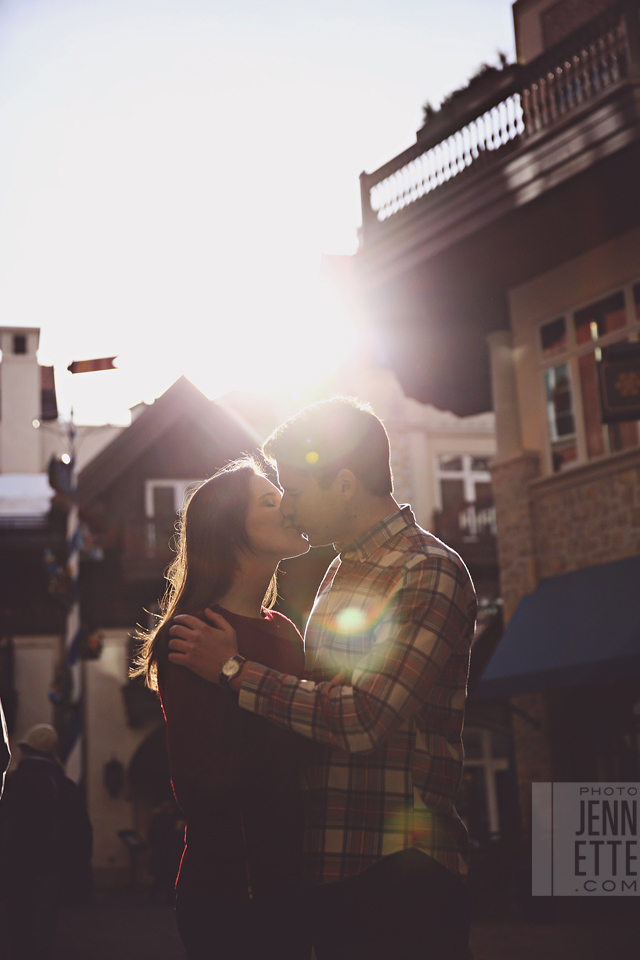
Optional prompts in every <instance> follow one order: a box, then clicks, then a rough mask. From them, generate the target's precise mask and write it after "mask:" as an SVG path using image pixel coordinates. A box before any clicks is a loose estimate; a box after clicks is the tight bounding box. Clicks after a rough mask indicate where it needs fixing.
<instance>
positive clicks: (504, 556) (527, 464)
mask: <svg viewBox="0 0 640 960" xmlns="http://www.w3.org/2000/svg"><path fill="white" fill-rule="evenodd" d="M539 475H540V461H539V458H538V456H537V454H534V453H526V452H525V453H520V454H517V455H516V456H513V457H509V458H508V459H506V460H502V461H496V462H495V463H494V464H493V465H492V467H491V482H492V485H493V493H494V498H495V504H496V525H497V529H498V559H499V562H500V581H501V595H502V601H503V603H504V619H505V623H506V622H507V621H508V620H510V618H511V616H512V615H513V613H514V611H515V609H516V607H517V606H518V604H519V602H520V600H521V599H522V597H523V596H524V595H525V594H527V593H531V592H532V591H533V590H535V587H536V582H537V580H536V570H535V562H534V540H533V536H534V532H533V527H532V515H531V507H530V500H529V486H530V484H531V481H532V480H534V479H535V478H537V477H538V476H539Z"/></svg>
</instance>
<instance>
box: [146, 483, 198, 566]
mask: <svg viewBox="0 0 640 960" xmlns="http://www.w3.org/2000/svg"><path fill="white" fill-rule="evenodd" d="M200 482H201V481H200V480H147V481H146V483H145V491H144V496H145V516H146V518H147V555H148V556H149V557H153V556H155V555H156V554H157V553H164V552H166V550H167V547H168V546H169V544H170V542H171V540H172V539H173V536H174V534H175V527H176V520H177V519H178V515H179V514H180V513H182V511H183V510H184V505H185V502H186V499H187V496H188V494H189V492H190V491H191V490H192V489H193V487H196V486H198V485H199V484H200Z"/></svg>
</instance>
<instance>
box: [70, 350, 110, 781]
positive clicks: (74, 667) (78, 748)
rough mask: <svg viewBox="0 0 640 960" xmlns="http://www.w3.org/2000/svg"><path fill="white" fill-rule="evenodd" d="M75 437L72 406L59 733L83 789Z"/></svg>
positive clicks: (104, 361) (93, 364)
mask: <svg viewBox="0 0 640 960" xmlns="http://www.w3.org/2000/svg"><path fill="white" fill-rule="evenodd" d="M115 359H116V357H104V358H101V359H97V360H80V361H76V360H74V361H73V362H72V363H70V364H69V366H68V367H67V370H68V371H69V373H71V374H76V373H90V372H93V371H96V370H114V369H115V367H114V364H113V361H114V360H115ZM77 437H78V434H77V430H76V425H75V422H74V417H73V405H71V408H70V417H69V423H68V429H67V439H68V443H69V456H70V464H69V511H68V513H67V526H66V557H65V570H66V574H67V577H68V579H69V606H68V609H67V616H66V623H65V632H64V651H63V656H62V658H61V659H62V662H63V669H64V670H65V671H66V672H67V677H68V684H69V690H68V697H67V701H66V707H67V709H66V711H65V712H66V716H65V717H64V721H63V730H62V759H63V762H64V764H65V768H66V772H67V775H68V776H69V777H71V779H72V780H75V781H76V783H78V784H81V785H82V786H83V787H84V788H85V789H86V786H87V784H86V774H87V768H88V755H87V738H86V717H87V703H86V697H87V683H86V679H87V678H86V666H85V662H84V660H85V656H84V652H83V643H84V640H85V631H84V629H83V625H82V617H81V609H80V551H81V549H82V545H83V533H82V527H81V523H80V503H79V496H78V475H79V470H78V460H77V453H78V444H77Z"/></svg>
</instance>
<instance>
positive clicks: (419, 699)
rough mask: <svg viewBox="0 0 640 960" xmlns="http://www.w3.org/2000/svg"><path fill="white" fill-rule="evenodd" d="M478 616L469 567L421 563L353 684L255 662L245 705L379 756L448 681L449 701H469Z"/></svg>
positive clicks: (436, 560) (403, 583) (403, 584)
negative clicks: (339, 683)
mask: <svg viewBox="0 0 640 960" xmlns="http://www.w3.org/2000/svg"><path fill="white" fill-rule="evenodd" d="M475 613H476V604H475V593H474V590H473V586H472V584H471V581H470V579H469V575H468V573H467V571H466V568H465V567H464V565H463V564H461V563H460V562H459V561H458V562H456V560H455V559H454V558H453V557H450V556H448V555H438V556H430V557H428V558H426V557H423V558H420V559H419V561H418V562H416V563H415V564H414V565H412V566H411V567H410V568H408V569H405V571H404V575H403V576H402V577H401V578H400V579H399V583H398V589H397V590H396V591H395V592H394V593H393V594H392V595H391V596H390V598H389V603H388V605H387V609H386V612H385V614H384V615H383V616H382V618H381V619H380V621H379V622H378V624H377V626H376V627H375V628H374V631H373V645H372V647H371V649H370V650H369V652H368V653H367V654H366V655H365V656H364V657H363V658H362V659H361V660H360V661H359V662H358V663H357V664H356V666H355V668H354V670H353V673H352V683H351V685H350V686H339V687H333V688H331V687H330V683H329V682H322V683H313V682H311V681H308V680H297V679H296V678H295V677H289V676H285V675H283V674H281V673H277V672H276V671H273V670H268V669H266V668H265V667H262V666H260V665H258V664H251V665H249V667H247V668H246V670H245V672H244V674H243V678H242V687H241V690H240V697H239V704H240V706H241V707H242V708H244V709H245V710H249V711H251V712H253V713H257V714H260V715H261V716H264V717H268V718H269V719H270V720H271V721H273V722H274V723H276V724H278V725H280V726H283V727H286V728H288V729H291V730H294V731H296V732H297V733H299V734H302V735H303V736H305V737H308V738H310V739H312V740H317V741H320V742H322V743H326V744H330V745H332V746H335V747H338V748H340V749H342V750H346V751H347V752H350V753H360V752H368V751H371V750H373V749H375V747H376V746H377V744H378V743H379V742H380V741H381V740H384V739H385V738H386V737H387V736H389V734H390V733H392V732H393V731H394V730H395V729H397V728H398V727H399V726H400V725H401V724H402V723H403V722H404V720H405V719H406V718H407V717H409V716H411V715H412V714H413V713H415V712H416V711H417V710H419V709H420V707H421V706H422V705H423V704H425V703H428V702H432V701H433V700H434V698H435V699H437V696H438V694H437V693H436V688H437V686H438V684H439V683H440V682H441V681H442V684H443V688H446V696H448V697H451V696H452V695H459V696H460V697H461V698H462V700H464V695H465V686H466V679H467V672H468V665H469V650H470V646H471V638H472V636H473V629H474V624H475ZM452 691H453V693H452Z"/></svg>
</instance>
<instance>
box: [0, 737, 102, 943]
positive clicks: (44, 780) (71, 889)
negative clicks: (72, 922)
mask: <svg viewBox="0 0 640 960" xmlns="http://www.w3.org/2000/svg"><path fill="white" fill-rule="evenodd" d="M18 746H19V748H20V751H21V753H22V759H21V760H20V762H19V764H18V766H17V768H16V770H15V772H14V773H13V775H12V776H11V777H10V779H9V781H8V783H7V789H6V793H5V796H4V798H3V801H2V807H1V813H2V818H1V825H2V840H1V842H0V849H1V850H2V870H1V871H0V873H1V875H2V888H3V889H2V896H3V900H4V911H5V918H4V919H5V925H6V935H7V949H8V957H9V960H41V958H45V957H49V956H50V955H51V953H52V950H53V945H54V939H55V931H56V920H57V913H58V907H59V906H60V904H61V903H64V902H69V901H72V902H77V900H78V899H82V900H85V899H86V896H87V889H89V890H90V889H91V873H90V863H91V852H92V829H91V823H90V821H89V818H88V816H87V813H86V809H85V805H84V800H83V798H82V794H81V792H80V789H79V787H78V786H77V784H75V783H74V782H73V780H71V779H70V778H69V777H67V776H66V775H65V773H64V770H63V769H62V765H61V764H60V762H59V760H58V756H57V750H58V734H57V733H56V731H55V729H54V728H53V727H52V726H50V725H49V724H48V723H39V724H36V725H35V726H33V727H31V729H30V730H28V731H27V733H26V735H25V736H24V737H23V738H22V740H19V741H18Z"/></svg>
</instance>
